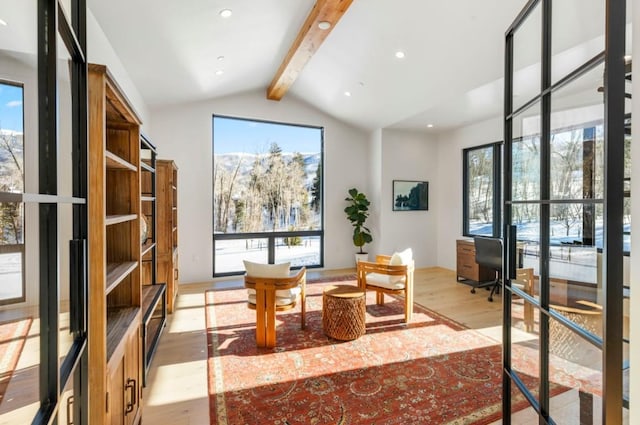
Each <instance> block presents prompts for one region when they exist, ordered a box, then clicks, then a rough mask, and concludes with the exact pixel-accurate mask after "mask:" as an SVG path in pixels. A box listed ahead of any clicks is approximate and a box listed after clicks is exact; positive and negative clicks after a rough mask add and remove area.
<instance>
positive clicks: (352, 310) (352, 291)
mask: <svg viewBox="0 0 640 425" xmlns="http://www.w3.org/2000/svg"><path fill="white" fill-rule="evenodd" d="M365 312H366V301H365V293H364V291H361V290H360V288H357V287H355V286H349V285H333V286H327V287H326V288H324V292H323V294H322V328H323V329H324V333H325V334H326V335H327V336H329V337H331V338H334V339H339V340H341V341H350V340H353V339H357V338H359V337H361V336H362V335H364V332H365V322H364V316H365Z"/></svg>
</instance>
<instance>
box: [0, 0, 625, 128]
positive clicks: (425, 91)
mask: <svg viewBox="0 0 640 425" xmlns="http://www.w3.org/2000/svg"><path fill="white" fill-rule="evenodd" d="M314 1H315V0H260V1H256V0H253V1H251V0H189V1H175V0H174V1H168V0H136V1H131V0H109V1H104V0H88V5H89V8H90V10H91V12H92V14H93V15H94V17H95V18H96V20H97V21H98V23H99V25H100V26H101V27H102V30H103V31H104V33H105V35H106V37H107V38H108V39H109V41H110V43H111V45H112V46H113V48H114V50H115V51H116V53H117V54H118V56H119V58H120V60H121V63H122V64H123V65H124V67H125V69H126V70H127V72H128V73H129V75H130V77H131V79H132V80H133V82H134V84H135V85H136V87H137V88H138V90H139V92H140V94H141V95H142V97H143V98H144V101H145V102H146V103H147V105H148V106H149V107H150V108H152V109H153V108H157V107H162V106H163V105H170V104H178V103H184V102H191V101H198V100H204V99H211V98H216V97H221V96H227V95H232V94H235V93H240V92H245V91H249V90H263V91H264V92H265V97H266V88H267V86H268V85H269V83H270V82H271V79H272V78H273V76H274V74H275V72H276V70H277V69H278V66H279V65H280V63H281V62H282V60H283V58H284V56H285V54H286V52H287V51H288V49H289V47H290V45H291V44H292V42H293V40H294V39H295V36H296V34H297V33H298V30H299V28H300V26H301V25H302V23H303V22H304V20H305V18H306V16H307V14H308V13H309V11H310V10H311V8H312V7H313V4H314ZM526 2H527V0H482V1H478V0H448V1H442V0H402V1H401V2H400V1H395V2H392V1H390V0H354V1H353V3H352V5H351V7H350V8H349V10H348V11H347V12H346V14H345V15H344V16H343V17H342V19H341V20H340V22H339V23H338V25H337V26H336V27H335V28H334V29H333V30H332V32H331V33H330V34H329V36H328V37H327V39H326V40H325V42H324V43H323V44H322V46H320V48H319V50H318V52H317V53H316V54H315V56H314V57H313V58H312V59H311V60H310V61H309V63H308V64H307V66H306V67H305V68H304V69H303V71H302V73H301V74H300V76H299V77H298V79H297V81H295V83H294V84H293V86H292V87H291V89H290V90H289V92H288V93H287V94H286V95H285V101H286V97H287V96H295V97H297V98H299V99H302V100H303V101H305V102H307V103H309V104H311V105H313V106H315V107H317V108H318V109H320V110H322V111H324V112H326V113H328V114H330V115H332V116H335V117H336V118H338V119H340V120H343V121H345V122H348V123H350V124H352V125H354V126H358V127H361V128H365V129H377V128H387V127H393V128H407V129H415V130H423V131H441V130H443V129H448V128H452V127H457V126H460V125H464V124H467V123H470V122H474V121H478V120H481V119H486V118H489V117H494V116H499V115H500V114H501V113H502V107H503V99H502V91H503V87H502V86H503V82H502V76H503V72H504V34H505V31H506V29H507V28H508V27H509V25H510V24H511V22H512V21H513V19H514V17H515V16H516V15H517V14H518V13H519V12H520V10H521V8H522V7H523V6H524V4H525V3H526ZM64 3H65V2H63V4H64ZM602 3H603V2H589V5H591V6H586V5H585V4H584V3H583V0H565V1H563V2H559V3H557V5H558V6H554V11H553V13H554V19H555V21H556V24H555V26H554V34H555V37H554V40H556V42H555V44H554V45H553V46H552V47H553V51H554V55H555V56H554V62H553V63H554V72H555V71H556V69H555V66H556V65H557V70H558V72H561V73H564V72H566V70H568V69H573V67H575V66H576V65H577V64H579V63H582V62H584V61H585V60H586V59H588V58H591V57H593V55H594V54H595V53H598V52H599V51H601V50H602V49H603V47H604V46H603V38H602V37H601V34H602V33H603V29H604V28H603V25H602V23H603V21H604V19H603V16H604V15H603V13H602V10H601V7H602V6H601V4H602ZM28 4H31V5H34V4H35V2H24V1H22V0H0V6H2V5H4V6H2V7H0V12H2V13H1V14H2V16H0V18H2V19H5V20H6V19H7V18H8V19H9V21H10V22H11V24H10V25H8V26H6V27H0V49H6V50H5V52H9V51H18V52H30V51H33V52H35V39H34V37H29V36H28V34H35V31H33V27H34V26H35V19H34V15H35V12H34V11H31V12H29V13H26V12H25V11H24V7H26V5H28ZM555 4H556V3H554V5H555ZM593 5H596V6H593ZM5 6H6V7H5ZM32 8H33V7H32ZM225 8H229V9H232V10H233V15H232V16H231V17H230V18H228V19H223V18H222V17H220V16H219V11H220V10H222V9H225ZM18 11H20V13H19V16H16V17H14V16H12V14H18ZM14 12H15V13H14ZM26 17H30V18H26ZM630 17H631V14H630V13H629V19H630ZM25 18H26V19H29V21H27V22H21V21H24V20H25ZM32 21H33V22H32ZM529 21H530V24H529V26H530V27H531V28H529V29H526V28H523V29H522V30H519V31H518V33H519V38H518V39H517V40H516V42H520V43H521V46H526V48H520V49H518V52H519V54H520V56H518V57H516V58H515V62H516V69H517V70H518V72H517V73H516V76H515V78H514V80H515V87H514V89H515V91H516V95H520V98H522V99H525V100H526V99H527V98H528V97H529V96H528V94H529V93H533V92H535V91H536V84H539V81H540V79H539V77H538V76H537V75H535V71H532V70H535V69H536V68H537V67H536V66H535V62H536V61H537V60H538V58H539V55H538V54H537V53H536V52H539V49H536V48H531V47H530V46H532V45H534V44H535V41H536V39H539V31H540V26H539V22H538V21H537V20H536V17H535V15H534V16H533V17H532V19H530V20H529ZM584 22H590V25H586V26H585V25H584ZM27 29H29V31H28V34H27V33H25V31H27ZM628 29H629V31H628V32H629V34H630V25H628ZM19 44H20V45H19ZM629 44H630V43H629ZM89 48H91V47H90V46H89ZM397 50H402V51H404V52H405V53H406V57H405V58H404V59H397V58H396V57H395V56H394V53H395V52H396V51H397ZM220 56H224V60H218V59H217V58H218V57H220ZM556 59H559V60H556ZM219 69H220V70H223V71H224V74H222V75H216V71H217V70H219ZM345 91H349V92H351V93H352V95H351V96H350V97H347V96H345V95H344V92H345ZM427 124H433V125H434V128H433V129H427V128H426V126H427Z"/></svg>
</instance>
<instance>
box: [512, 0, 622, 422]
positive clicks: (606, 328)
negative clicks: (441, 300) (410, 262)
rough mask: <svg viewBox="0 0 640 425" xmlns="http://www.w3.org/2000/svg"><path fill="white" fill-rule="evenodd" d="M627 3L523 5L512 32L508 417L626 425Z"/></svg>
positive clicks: (544, 0) (547, 0)
mask: <svg viewBox="0 0 640 425" xmlns="http://www.w3.org/2000/svg"><path fill="white" fill-rule="evenodd" d="M626 8H627V5H626V3H625V2H624V1H604V0H588V1H580V2H577V1H552V0H540V1H530V2H528V4H527V6H526V7H525V9H524V10H523V11H522V13H521V14H520V15H519V16H518V17H517V19H516V21H515V22H514V23H513V24H512V26H511V27H510V28H509V30H508V31H507V34H506V66H505V71H506V74H505V152H504V173H505V174H504V176H505V181H504V201H505V204H504V215H505V217H504V223H505V224H506V226H505V229H504V233H505V237H506V246H507V247H508V249H506V250H505V264H506V265H507V266H506V273H505V276H507V279H506V281H505V292H504V294H505V296H504V304H503V308H504V310H503V313H504V315H503V317H504V323H503V325H504V328H503V329H504V331H503V332H504V333H503V344H504V375H503V376H504V380H503V383H504V387H503V391H504V393H503V398H504V404H503V422H504V423H511V422H514V423H541V424H544V423H550V424H552V423H558V424H560V423H562V424H572V423H575V424H592V423H593V424H598V423H603V424H616V425H618V424H623V423H628V417H627V416H628V399H627V401H626V402H625V401H624V397H623V393H624V392H625V390H624V384H623V379H622V377H623V369H624V367H625V364H624V363H625V362H624V359H625V358H627V357H628V353H627V351H628V347H626V344H625V343H624V338H623V337H624V334H625V323H626V324H627V325H628V317H625V315H624V313H623V312H624V308H623V305H624V302H625V301H624V297H623V295H624V293H623V289H624V284H625V280H627V279H628V277H625V275H624V262H625V261H627V260H628V252H629V246H628V245H627V246H625V245H624V244H625V238H624V234H625V228H624V227H623V226H621V225H620V223H622V222H629V221H630V211H627V210H628V208H625V201H624V181H625V180H624V177H625V176H624V164H625V151H626V152H627V155H628V154H629V150H628V149H626V150H625V148H624V146H625V119H628V118H629V116H628V115H626V116H625V81H626V80H625V68H628V66H629V63H628V62H629V60H628V59H625V58H624V56H625V44H629V43H625V33H626V32H630V22H629V21H628V20H627V18H626V17H625V14H626ZM629 19H630V16H629ZM625 22H627V24H626V25H623V24H621V23H625ZM612 23H615V24H612ZM628 47H629V46H627V48H628ZM626 62H627V63H626ZM627 230H628V229H627ZM627 233H628V232H627ZM626 242H627V244H628V238H627V240H626ZM625 252H626V254H627V257H626V259H625V256H624V255H623V254H624V253H625ZM627 283H628V281H627ZM627 327H628V326H627ZM627 341H628V340H627ZM625 405H626V407H624V406H625Z"/></svg>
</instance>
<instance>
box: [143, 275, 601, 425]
mask: <svg viewBox="0 0 640 425" xmlns="http://www.w3.org/2000/svg"><path fill="white" fill-rule="evenodd" d="M347 273H355V270H353V269H351V270H349V269H346V270H333V271H320V272H319V271H313V270H310V271H309V272H308V279H313V278H318V277H330V276H335V275H343V274H347ZM242 286H243V282H242V279H240V278H236V279H232V280H224V281H218V282H215V283H206V284H205V283H202V284H190V285H183V286H181V287H180V293H179V295H178V300H177V308H176V310H175V312H174V313H173V315H171V316H170V317H169V319H168V321H167V327H166V329H165V331H164V332H163V334H162V337H161V340H160V344H159V346H158V350H157V352H156V355H155V358H154V359H153V362H152V365H151V368H150V371H149V375H148V384H147V387H146V388H145V389H144V394H143V402H144V408H143V421H144V423H147V424H154V425H163V424H171V425H187V424H189V425H195V424H198V425H209V423H210V422H209V401H208V392H207V345H206V344H207V340H206V333H205V317H204V308H203V307H204V295H203V294H204V291H206V290H208V289H214V288H231V287H242ZM414 292H415V301H416V302H417V303H419V304H422V305H424V306H426V307H428V308H430V309H432V310H435V311H437V312H439V313H441V314H443V315H445V316H447V317H449V318H451V319H453V320H455V321H457V322H459V323H462V324H464V325H465V326H467V327H469V328H473V329H476V330H478V331H479V332H482V333H483V334H485V335H487V336H489V337H491V338H494V339H495V340H496V343H499V341H500V340H501V332H502V326H501V323H502V303H501V297H499V296H498V297H494V302H489V301H488V300H487V296H488V292H487V291H485V290H484V289H478V290H477V291H476V293H475V294H471V293H470V287H469V286H467V285H465V284H463V283H459V282H457V280H456V277H455V272H454V271H451V270H447V269H442V268H428V269H421V270H416V273H415V277H414ZM523 334H524V335H523V340H525V341H526V340H527V339H530V337H531V335H529V334H525V333H524V332H523ZM575 400H577V394H576V391H574V390H571V391H567V392H565V393H563V394H561V395H560V396H557V397H554V399H553V400H551V403H552V412H553V414H554V415H556V419H560V420H561V422H559V423H564V424H573V423H576V424H577V423H579V420H578V416H579V415H578V414H577V412H578V410H579V404H578V403H576V402H575ZM595 410H596V411H597V410H598V406H596V408H595ZM594 413H596V415H597V412H594ZM535 422H537V420H536V419H535V415H534V414H533V412H532V411H531V410H524V411H520V412H517V413H516V414H515V415H513V416H512V423H513V424H514V425H519V424H522V425H524V424H530V423H535ZM499 423H500V421H498V422H496V424H499Z"/></svg>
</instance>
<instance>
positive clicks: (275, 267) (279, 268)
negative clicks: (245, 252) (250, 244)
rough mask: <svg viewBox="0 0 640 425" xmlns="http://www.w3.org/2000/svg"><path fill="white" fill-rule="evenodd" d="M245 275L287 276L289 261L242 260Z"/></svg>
mask: <svg viewBox="0 0 640 425" xmlns="http://www.w3.org/2000/svg"><path fill="white" fill-rule="evenodd" d="M242 262H243V263H244V269H245V270H246V271H247V276H253V277H289V267H290V265H291V263H280V264H262V263H253V262H251V261H247V260H242Z"/></svg>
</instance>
